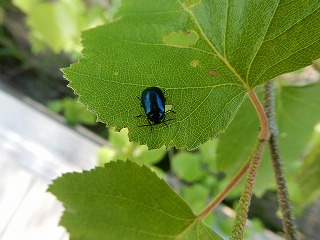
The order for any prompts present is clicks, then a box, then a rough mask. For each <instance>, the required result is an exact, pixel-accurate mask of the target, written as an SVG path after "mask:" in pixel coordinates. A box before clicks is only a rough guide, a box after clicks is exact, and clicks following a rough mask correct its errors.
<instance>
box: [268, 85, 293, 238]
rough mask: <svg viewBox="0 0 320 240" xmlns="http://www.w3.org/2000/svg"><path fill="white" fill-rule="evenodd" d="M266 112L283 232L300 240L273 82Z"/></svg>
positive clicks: (269, 87) (269, 91) (269, 89)
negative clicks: (285, 174)
mask: <svg viewBox="0 0 320 240" xmlns="http://www.w3.org/2000/svg"><path fill="white" fill-rule="evenodd" d="M264 91H265V111H266V115H267V118H268V122H269V129H270V134H271V136H270V139H269V149H270V153H271V160H272V166H273V171H274V174H275V178H276V184H277V195H278V203H279V207H280V211H281V214H282V225H283V230H284V232H285V234H286V238H287V239H288V240H296V239H298V236H297V230H296V225H295V222H294V217H293V214H292V208H291V204H290V200H289V193H288V190H287V184H286V180H285V176H284V170H283V164H282V160H281V155H280V151H279V147H278V146H279V144H278V131H277V126H276V123H275V103H274V89H273V81H269V82H267V83H266V84H265V89H264Z"/></svg>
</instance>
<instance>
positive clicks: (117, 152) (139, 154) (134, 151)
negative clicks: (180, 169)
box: [99, 128, 167, 166]
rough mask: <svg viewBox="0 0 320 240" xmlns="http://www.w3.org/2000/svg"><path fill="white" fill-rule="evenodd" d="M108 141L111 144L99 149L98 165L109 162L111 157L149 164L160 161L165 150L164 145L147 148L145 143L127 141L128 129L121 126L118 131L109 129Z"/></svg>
mask: <svg viewBox="0 0 320 240" xmlns="http://www.w3.org/2000/svg"><path fill="white" fill-rule="evenodd" d="M109 142H110V144H111V146H105V147H103V148H102V149H101V151H100V153H101V154H100V155H99V165H100V166H103V165H104V163H108V162H110V161H111V160H112V159H118V160H127V159H129V160H132V161H134V162H135V163H138V164H140V165H142V164H145V165H147V166H150V165H152V164H156V163H158V162H160V161H161V160H162V159H163V157H164V155H165V154H166V152H167V150H166V149H165V147H162V148H159V149H153V150H148V147H147V146H145V145H139V144H137V143H132V142H129V138H128V129H127V128H123V129H121V131H120V132H115V131H114V130H113V129H109Z"/></svg>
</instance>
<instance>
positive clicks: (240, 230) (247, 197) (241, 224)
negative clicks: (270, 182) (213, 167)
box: [230, 139, 266, 240]
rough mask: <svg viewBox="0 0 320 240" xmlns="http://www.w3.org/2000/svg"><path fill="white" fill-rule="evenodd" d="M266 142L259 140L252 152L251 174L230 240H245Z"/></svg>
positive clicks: (247, 179)
mask: <svg viewBox="0 0 320 240" xmlns="http://www.w3.org/2000/svg"><path fill="white" fill-rule="evenodd" d="M265 142H266V140H261V139H258V141H257V142H256V145H255V148H254V150H253V152H252V155H251V156H252V157H251V161H250V167H249V172H248V175H247V178H246V182H245V185H244V187H243V190H242V193H241V197H240V200H239V206H238V209H237V213H236V218H235V221H234V224H233V228H232V232H231V236H230V240H240V239H243V235H244V229H245V225H246V220H247V216H248V211H249V206H250V202H251V196H252V192H253V186H254V182H255V179H256V175H257V171H258V167H259V164H260V159H261V156H262V153H263V149H264V146H265Z"/></svg>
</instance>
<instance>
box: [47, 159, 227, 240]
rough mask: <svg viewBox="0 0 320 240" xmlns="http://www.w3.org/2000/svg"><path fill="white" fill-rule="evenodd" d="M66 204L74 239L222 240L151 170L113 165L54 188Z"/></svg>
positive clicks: (65, 220)
mask: <svg viewBox="0 0 320 240" xmlns="http://www.w3.org/2000/svg"><path fill="white" fill-rule="evenodd" d="M48 191H49V192H51V193H53V194H54V195H55V196H56V197H57V198H58V199H59V200H60V201H61V202H62V203H63V205H64V207H65V211H64V213H63V216H62V219H61V225H63V226H64V227H66V229H67V230H68V232H69V233H70V238H71V239H82V240H84V239H108V240H112V239H115V240H118V239H127V240H134V239H137V240H143V239H146V240H151V239H159V240H160V239H179V240H180V239H181V240H182V239H185V240H187V239H204V240H206V239H222V238H221V237H219V236H218V235H217V234H216V233H215V232H213V230H211V229H210V228H209V227H208V226H206V225H205V224H204V223H202V222H201V221H199V220H196V217H195V215H194V214H193V213H192V211H191V209H190V207H189V206H188V205H187V204H186V203H185V202H184V201H183V200H182V199H181V198H180V197H179V196H178V195H177V194H176V193H175V192H174V191H173V190H172V188H170V187H169V185H168V184H167V183H165V182H164V181H163V180H161V179H159V178H158V177H157V176H156V174H155V173H153V172H152V171H151V170H150V169H149V168H148V167H146V166H142V167H140V166H139V165H137V164H135V163H133V162H130V161H127V162H122V161H118V162H110V163H109V164H106V165H105V167H104V168H102V167H98V168H95V169H93V170H91V171H88V172H83V173H67V174H64V175H63V176H62V177H60V178H58V179H56V180H55V181H54V182H53V184H51V185H50V186H49V190H48Z"/></svg>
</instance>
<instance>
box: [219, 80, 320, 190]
mask: <svg viewBox="0 0 320 240" xmlns="http://www.w3.org/2000/svg"><path fill="white" fill-rule="evenodd" d="M319 92H320V84H319V83H317V84H312V85H307V86H302V87H297V86H279V87H278V89H276V93H277V94H276V100H277V102H276V119H277V124H278V131H279V147H280V153H281V156H282V159H283V162H284V167H285V173H286V177H287V179H288V180H289V182H290V180H293V179H292V176H293V175H294V173H295V172H296V170H297V167H298V166H299V165H300V164H299V162H300V161H301V157H302V156H303V152H304V151H305V149H306V147H307V146H308V142H309V141H310V139H311V137H312V135H313V129H314V126H315V124H316V123H317V122H319V120H320V111H319V106H320V98H319V97H318V96H319ZM258 126H259V122H258V119H257V117H256V113H255V111H254V109H253V107H252V106H251V104H250V103H249V101H248V100H245V101H244V103H243V105H242V106H241V108H240V110H239V111H238V113H237V115H236V117H235V119H234V121H233V122H232V123H231V124H230V126H229V127H228V129H227V130H226V132H225V133H224V134H223V135H221V138H220V141H219V145H218V150H217V166H218V169H219V170H220V171H224V172H226V173H227V175H228V176H229V177H231V176H233V175H234V173H235V172H236V171H238V169H239V168H240V166H241V165H242V164H243V163H244V162H245V161H246V159H247V158H248V157H249V155H250V152H251V148H252V146H253V145H254V142H255V140H256V139H257V135H258ZM273 179H274V175H273V171H272V166H271V160H270V154H269V149H268V147H266V149H265V152H264V155H263V158H262V160H261V166H260V167H259V170H258V174H257V179H256V184H255V193H256V194H257V195H260V196H261V195H262V194H263V193H264V192H265V190H266V189H268V188H271V187H274V184H275V182H274V180H273ZM292 187H294V186H292ZM289 190H290V185H289Z"/></svg>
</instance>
